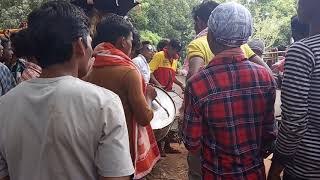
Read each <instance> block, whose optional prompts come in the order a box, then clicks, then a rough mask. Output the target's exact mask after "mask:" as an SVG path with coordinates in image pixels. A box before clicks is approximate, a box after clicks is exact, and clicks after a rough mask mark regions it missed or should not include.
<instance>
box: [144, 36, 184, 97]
mask: <svg viewBox="0 0 320 180" xmlns="http://www.w3.org/2000/svg"><path fill="white" fill-rule="evenodd" d="M181 49H182V46H181V43H180V42H179V41H178V40H176V39H171V40H170V42H169V44H168V45H167V47H166V48H164V49H163V50H162V51H160V52H158V53H156V54H155V55H154V56H153V58H152V60H151V61H150V63H149V66H150V72H151V76H150V77H151V78H150V82H151V83H153V84H155V85H157V86H159V87H162V88H163V89H165V90H166V91H171V90H172V87H173V83H175V84H177V85H178V86H179V87H180V88H181V89H182V90H183V89H184V85H183V83H182V82H180V81H179V80H178V79H176V78H175V76H176V71H177V64H178V59H179V52H180V51H181Z"/></svg>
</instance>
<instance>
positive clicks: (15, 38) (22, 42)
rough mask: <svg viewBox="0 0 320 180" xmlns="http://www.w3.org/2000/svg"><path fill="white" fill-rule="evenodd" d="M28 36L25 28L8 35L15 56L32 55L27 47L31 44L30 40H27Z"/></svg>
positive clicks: (24, 56) (25, 56)
mask: <svg viewBox="0 0 320 180" xmlns="http://www.w3.org/2000/svg"><path fill="white" fill-rule="evenodd" d="M28 38H29V37H28V31H27V29H22V30H20V31H19V32H16V33H12V34H11V35H10V39H11V45H12V47H13V52H14V54H15V56H16V57H18V58H28V57H32V56H33V54H32V52H31V51H28V47H30V46H31V45H32V44H30V41H28V40H27V39H28Z"/></svg>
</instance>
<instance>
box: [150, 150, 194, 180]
mask: <svg viewBox="0 0 320 180" xmlns="http://www.w3.org/2000/svg"><path fill="white" fill-rule="evenodd" d="M171 146H172V147H173V148H175V149H178V150H180V151H181V154H167V157H165V158H161V160H160V161H159V162H158V164H157V165H156V166H155V168H154V169H153V171H152V172H151V174H150V175H149V176H148V178H147V179H148V180H187V179H188V164H187V153H188V151H187V150H186V149H185V148H184V146H183V145H182V144H181V145H179V144H171Z"/></svg>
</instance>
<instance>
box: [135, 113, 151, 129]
mask: <svg viewBox="0 0 320 180" xmlns="http://www.w3.org/2000/svg"><path fill="white" fill-rule="evenodd" d="M152 119H153V111H152V110H150V109H149V110H148V111H147V112H145V113H142V114H141V115H140V116H139V115H138V116H137V120H136V121H137V123H138V124H139V125H140V126H148V125H150V122H151V121H152Z"/></svg>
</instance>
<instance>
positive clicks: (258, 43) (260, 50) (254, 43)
mask: <svg viewBox="0 0 320 180" xmlns="http://www.w3.org/2000/svg"><path fill="white" fill-rule="evenodd" d="M248 45H249V47H250V48H251V50H252V51H253V52H254V53H255V54H256V55H257V56H259V57H260V58H262V56H263V54H264V51H265V45H264V42H263V41H262V40H261V39H253V40H251V41H250V42H249V43H248Z"/></svg>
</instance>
